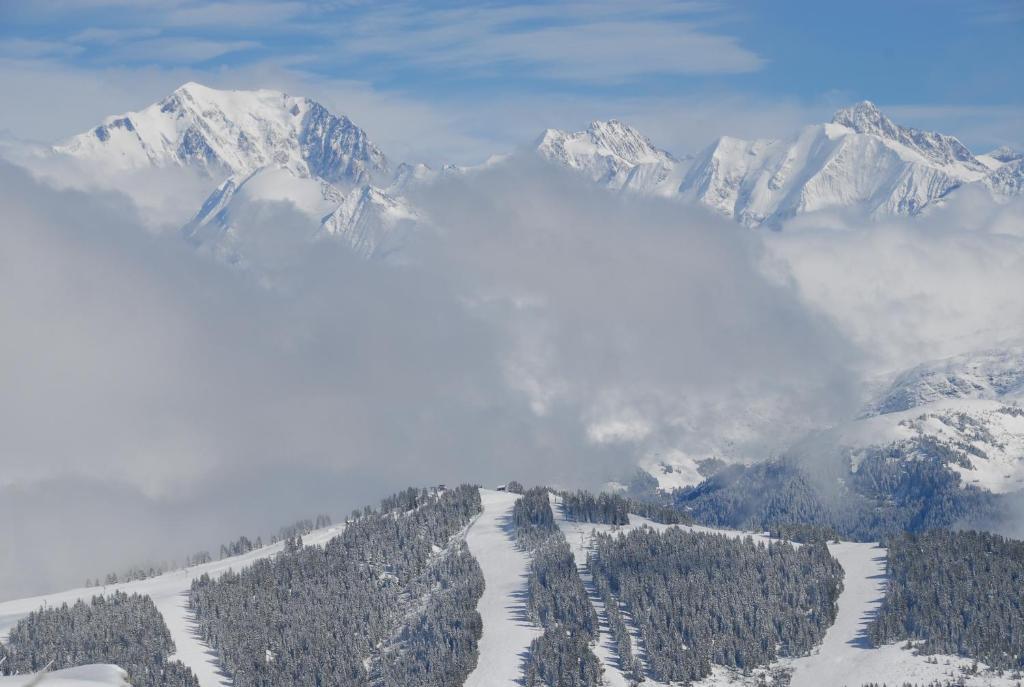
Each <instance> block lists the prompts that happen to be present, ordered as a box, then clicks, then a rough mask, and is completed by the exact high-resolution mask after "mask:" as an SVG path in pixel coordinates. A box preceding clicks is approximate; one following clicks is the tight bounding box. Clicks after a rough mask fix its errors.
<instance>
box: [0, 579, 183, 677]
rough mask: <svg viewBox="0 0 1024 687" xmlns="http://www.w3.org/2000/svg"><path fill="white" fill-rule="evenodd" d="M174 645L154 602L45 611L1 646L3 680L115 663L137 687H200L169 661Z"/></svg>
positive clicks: (129, 599)
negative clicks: (26, 674) (36, 673)
mask: <svg viewBox="0 0 1024 687" xmlns="http://www.w3.org/2000/svg"><path fill="white" fill-rule="evenodd" d="M173 653H174V642H173V641H171V635H170V633H169V632H168V630H167V626H166V625H165V624H164V620H163V618H162V617H161V616H160V613H159V612H158V611H157V609H156V606H154V605H153V601H152V600H151V599H150V598H149V597H148V596H139V595H137V594H133V595H131V596H129V595H127V594H123V593H117V594H113V595H111V596H108V597H103V596H97V597H94V598H93V599H92V601H91V602H90V603H85V602H83V601H80V602H78V603H76V604H74V605H72V606H68V605H63V606H60V607H58V608H44V609H41V610H39V611H37V612H35V613H33V614H31V615H30V616H28V617H27V618H25V619H24V620H22V621H21V622H19V623H18V624H17V625H16V626H15V628H14V629H13V630H12V631H11V634H10V637H9V638H8V640H7V644H6V645H0V657H6V660H4V661H3V662H2V664H0V669H2V671H3V674H8V675H9V674H12V673H27V672H35V671H38V670H42V669H44V668H46V667H47V666H49V667H50V668H51V669H53V670H60V669H62V668H73V667H75V666H84V665H89V664H92V663H113V664H116V665H118V666H120V667H122V668H124V669H125V670H126V671H127V672H128V679H129V680H130V681H131V683H132V685H133V687H198V685H199V683H198V682H197V681H196V678H195V676H194V675H193V674H192V671H191V670H189V669H188V668H186V667H185V666H184V665H182V664H181V663H180V662H178V661H168V660H167V657H168V656H170V655H171V654H173Z"/></svg>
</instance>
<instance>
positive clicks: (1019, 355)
mask: <svg viewBox="0 0 1024 687" xmlns="http://www.w3.org/2000/svg"><path fill="white" fill-rule="evenodd" d="M1021 395H1024V344H1020V343H1014V344H1007V345H1006V346H1004V347H1001V348H996V349H991V350H984V351H977V352H973V353H965V354H963V355H958V356H955V357H952V358H946V359H943V360H938V361H932V362H927V363H922V364H921V365H918V366H916V367H914V368H912V369H910V370H907V371H906V372H903V373H901V374H899V375H897V376H896V378H895V379H894V380H893V381H892V383H891V384H890V385H889V386H888V387H887V388H886V389H885V390H884V391H883V392H882V393H881V394H880V396H879V398H878V399H876V400H875V401H873V402H872V403H871V404H869V407H868V414H869V415H881V414H884V413H892V412H897V411H901V410H908V409H910V408H914V407H916V406H920V405H925V404H929V403H935V402H936V401H942V400H954V399H972V398H974V399H989V400H995V399H1001V398H1013V397H1015V396H1021Z"/></svg>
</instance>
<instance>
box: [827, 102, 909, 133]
mask: <svg viewBox="0 0 1024 687" xmlns="http://www.w3.org/2000/svg"><path fill="white" fill-rule="evenodd" d="M832 123H833V124H842V125H843V126H845V127H848V128H850V129H853V130H854V131H856V132H857V133H861V134H872V133H879V132H884V131H893V130H895V128H896V125H895V124H893V123H892V120H891V119H889V118H888V117H886V116H885V115H884V114H882V111H881V110H879V109H878V106H877V105H875V104H874V103H873V102H871V101H870V100H862V101H860V102H859V103H857V104H855V105H851V106H850V107H844V108H842V109H841V110H837V111H836V113H835V114H834V115H833V116H832Z"/></svg>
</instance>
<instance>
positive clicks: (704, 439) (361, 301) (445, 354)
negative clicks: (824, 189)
mask: <svg viewBox="0 0 1024 687" xmlns="http://www.w3.org/2000/svg"><path fill="white" fill-rule="evenodd" d="M524 198H529V199H530V200H529V202H525V201H524ZM414 200H415V202H417V203H419V204H420V206H421V207H422V208H423V210H424V212H425V214H426V215H427V216H428V217H429V218H430V220H431V224H430V226H429V227H427V228H425V229H424V230H423V231H422V232H421V233H420V234H418V236H417V239H416V240H413V241H412V242H411V244H410V245H409V246H408V248H407V251H406V252H405V253H404V255H403V260H402V261H401V263H400V264H393V263H386V262H363V261H360V260H357V259H355V258H353V257H352V256H350V255H348V254H347V252H346V251H345V249H344V248H343V247H341V246H338V245H335V244H332V243H330V242H327V241H321V242H315V243H309V242H308V240H307V237H308V232H305V231H304V230H303V228H302V227H303V226H304V225H303V222H305V221H306V220H305V218H303V217H302V216H301V215H299V214H298V213H295V212H294V211H293V210H291V209H290V208H289V207H288V206H286V205H275V206H273V207H271V208H268V212H266V213H263V214H262V215H261V217H262V220H261V221H262V222H263V226H259V227H256V226H254V227H252V232H251V233H252V236H254V237H266V241H268V242H269V243H268V244H267V246H266V248H267V251H268V253H270V252H271V246H272V253H273V254H274V255H276V256H279V261H278V263H276V264H275V266H274V269H275V272H274V279H273V283H274V286H273V287H272V288H269V289H268V288H266V287H265V286H264V285H263V281H264V280H261V279H257V278H255V276H254V275H252V274H249V273H245V272H238V271H233V270H231V269H228V268H226V267H225V266H223V265H221V264H218V263H215V262H213V261H210V260H205V259H203V258H202V257H201V256H199V255H197V254H196V253H194V252H193V251H192V250H191V249H190V248H189V247H188V246H187V245H185V244H184V242H182V241H181V239H180V237H179V236H177V235H176V234H174V233H167V232H157V233H154V232H152V231H149V230H147V228H145V226H144V225H145V223H144V222H143V219H142V218H141V217H140V216H139V215H138V213H137V211H136V209H135V206H133V205H132V204H131V203H130V202H129V201H128V200H127V199H126V198H125V197H124V196H121V195H118V194H112V193H111V194H103V193H89V194H85V193H81V192H77V191H67V190H64V191H59V190H54V189H53V188H50V187H48V186H46V185H45V184H42V183H40V182H37V181H35V180H33V179H32V178H31V177H30V176H28V175H27V174H26V173H24V172H23V171H22V170H20V169H18V168H15V167H13V166H10V165H6V164H5V165H3V166H2V167H0V202H2V203H3V206H4V207H5V213H6V214H5V220H4V222H5V229H4V231H3V232H0V294H2V295H0V325H2V330H3V331H4V332H5V335H4V337H3V338H2V341H0V348H2V360H3V361H4V363H3V380H4V383H3V384H2V385H0V414H2V416H3V418H4V421H3V431H2V432H0V455H2V456H3V462H2V465H3V471H2V474H0V484H3V485H5V486H3V487H2V489H3V497H2V498H0V518H3V519H4V520H6V521H13V520H17V521H18V522H20V523H24V524H23V525H22V526H20V527H19V528H16V531H15V532H12V534H11V535H10V536H9V537H8V538H6V539H5V541H4V543H3V545H2V546H3V547H4V549H5V551H4V552H3V554H4V555H3V558H4V560H7V561H14V563H12V564H11V566H10V567H8V568H7V569H6V570H3V571H0V590H3V594H4V595H5V596H7V595H13V594H21V593H26V592H33V591H41V590H43V589H46V588H50V587H53V586H59V585H62V584H69V583H77V582H80V581H81V579H83V578H84V577H85V576H87V575H89V576H92V575H98V574H101V573H103V572H105V571H106V570H107V569H108V568H116V567H118V566H124V565H128V564H132V563H138V562H140V561H145V560H160V559H163V558H169V557H172V556H177V557H178V558H182V557H184V555H185V554H187V553H189V552H190V551H191V550H193V549H195V548H199V547H202V546H207V547H211V546H216V544H217V543H218V542H219V541H221V540H224V539H227V538H228V537H231V536H235V535H237V534H239V533H242V532H247V533H250V534H255V533H260V532H263V533H266V532H269V531H271V530H272V529H273V528H275V527H276V526H277V525H279V524H282V523H284V522H287V521H289V520H291V519H294V518H297V517H301V516H306V515H309V514H310V513H311V512H313V511H328V512H331V513H334V514H335V515H336V516H337V515H342V514H344V513H346V512H348V510H349V509H350V508H351V507H353V506H357V505H361V504H363V503H365V502H367V501H370V500H373V499H374V498H376V497H377V496H378V495H381V494H383V493H385V492H387V491H389V490H392V489H396V488H400V487H403V486H406V485H408V484H410V483H434V482H448V483H456V482H460V481H477V482H483V483H492V482H498V481H504V480H506V479H510V478H513V477H515V478H518V479H520V480H523V481H527V482H554V483H562V484H567V485H596V484H599V483H601V482H603V481H605V480H608V479H612V478H617V477H621V476H623V475H628V474H629V472H630V470H631V469H632V466H633V465H635V461H636V459H637V457H638V456H640V455H644V454H647V453H649V452H651V451H658V450H663V449H664V448H666V447H671V446H677V445H680V444H684V445H686V446H688V447H691V448H692V450H694V451H695V452H698V453H699V452H703V451H707V452H716V451H722V450H726V451H730V452H732V453H734V454H736V455H745V456H751V457H756V456H760V455H764V454H767V453H769V452H771V451H773V450H776V449H777V448H778V447H779V444H780V442H782V441H783V440H784V438H785V437H787V436H789V435H791V434H793V433H796V432H798V431H800V429H801V428H803V427H806V426H807V425H809V424H817V423H821V422H828V421H829V420H830V419H831V418H832V417H834V416H841V415H843V414H844V413H845V412H846V409H847V406H848V405H849V403H848V398H847V396H848V394H847V393H846V392H845V390H846V389H847V388H848V386H849V385H848V376H847V374H846V371H845V370H846V365H847V363H848V361H849V360H851V359H852V358H851V356H853V355H854V354H853V352H852V351H851V350H850V349H849V347H848V346H847V344H846V343H845V342H844V341H843V339H842V338H840V337H839V336H837V335H836V334H835V332H834V329H833V327H832V326H831V325H830V324H829V323H828V322H827V321H826V319H825V318H823V317H821V316H820V315H818V314H816V313H813V312H811V311H809V310H808V309H807V308H806V307H805V306H804V305H803V304H802V303H801V302H800V300H799V298H798V297H797V293H796V291H795V290H794V289H792V288H791V287H789V286H787V285H781V286H780V285H778V284H774V283H772V282H771V281H769V280H768V279H766V278H765V277H764V276H763V275H762V273H761V271H760V268H759V263H760V262H761V260H762V259H763V255H762V249H761V246H760V242H759V240H758V239H757V237H756V236H755V235H754V234H751V233H750V232H747V231H745V230H743V229H741V228H739V227H736V226H734V225H732V224H731V223H729V222H726V221H725V220H718V219H716V218H713V217H711V216H710V215H707V214H706V213H703V212H701V211H696V210H695V211H686V210H681V209H680V208H678V207H676V206H671V205H669V204H662V203H655V202H650V201H644V200H639V199H637V200H631V199H627V198H619V197H616V196H612V195H609V194H605V193H602V192H599V191H596V190H594V189H590V188H587V187H585V186H584V185H582V184H581V183H580V182H579V180H577V179H574V178H570V177H566V176H562V175H560V174H558V173H556V172H554V171H552V170H550V169H547V168H545V167H541V166H537V165H535V164H533V163H517V164H511V165H508V166H506V167H504V168H501V169H498V170H494V171H491V172H487V173H484V174H480V175H478V176H476V177H473V178H464V179H452V180H450V181H448V182H445V183H444V184H441V185H439V186H436V187H434V188H432V189H430V191H429V193H424V194H423V196H422V197H421V198H416V199H414ZM254 222H255V220H254ZM197 532H201V534H199V535H197V534H196V533H197ZM197 538H198V539H200V540H201V541H197ZM45 541H50V542H54V543H55V544H56V545H54V546H49V545H46V546H44V545H42V544H41V542H45ZM101 564H102V567H101V568H100V569H97V567H98V566H100V565H101Z"/></svg>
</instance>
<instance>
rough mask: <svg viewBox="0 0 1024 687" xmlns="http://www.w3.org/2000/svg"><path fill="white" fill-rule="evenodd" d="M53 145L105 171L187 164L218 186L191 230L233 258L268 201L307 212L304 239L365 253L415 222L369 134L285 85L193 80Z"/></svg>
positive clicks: (242, 253) (242, 254) (237, 259)
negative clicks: (212, 84) (216, 84)
mask: <svg viewBox="0 0 1024 687" xmlns="http://www.w3.org/2000/svg"><path fill="white" fill-rule="evenodd" d="M54 150H55V151H56V152H57V153H59V154H63V155H68V156H71V157H74V158H76V159H78V160H80V161H82V162H85V163H87V164H89V165H95V166H97V167H99V168H103V169H108V170H122V171H131V170H143V169H150V168H167V167H182V168H186V169H189V170H191V171H194V172H196V173H197V174H199V175H200V176H201V177H204V178H208V179H210V180H211V181H213V182H215V184H216V185H215V187H214V188H213V189H212V190H211V192H210V195H209V197H208V198H207V199H206V201H205V202H204V203H203V204H202V206H201V207H200V208H199V209H198V211H197V212H196V213H195V216H194V217H193V218H192V219H191V220H190V221H189V222H188V223H187V224H186V225H185V227H184V233H185V236H186V237H187V238H188V239H189V240H190V241H192V242H193V243H195V244H197V245H199V246H201V247H202V248H204V249H205V250H207V251H209V252H211V253H213V254H214V255H216V256H218V257H219V258H221V259H224V260H225V261H227V262H229V263H233V264H246V262H247V260H246V255H247V253H248V252H249V249H250V247H251V241H252V240H253V239H252V237H251V236H250V227H249V225H251V224H252V223H253V222H255V221H257V220H258V219H259V218H260V217H261V216H262V215H261V213H260V211H259V209H260V208H262V207H265V206H267V205H268V204H274V203H278V204H286V205H288V206H290V207H291V208H292V209H293V210H295V211H297V212H298V213H299V215H300V216H305V217H306V220H307V222H308V227H309V231H308V232H305V237H306V238H310V237H312V238H320V237H333V238H339V239H341V240H343V241H346V242H348V243H349V244H350V245H351V246H352V248H353V250H355V251H356V252H357V253H358V254H360V255H362V256H364V257H370V256H373V255H377V254H379V253H380V252H381V251H383V250H386V249H387V248H386V247H387V246H390V245H392V244H391V243H390V241H391V240H392V239H397V235H398V234H400V233H401V228H402V226H404V225H405V224H407V220H414V219H415V212H413V211H412V210H411V209H410V208H408V207H407V206H406V204H405V203H404V202H403V201H402V200H400V199H398V198H394V197H392V196H390V195H389V194H388V193H387V192H386V191H384V190H383V188H381V187H383V186H387V185H389V184H391V182H392V167H391V163H390V161H389V160H388V158H387V156H386V155H385V154H384V153H383V152H382V151H381V150H380V148H378V147H377V146H376V145H374V143H373V142H372V141H371V140H370V139H369V137H368V136H367V134H366V132H365V131H363V130H362V129H360V128H359V127H358V126H356V125H355V124H354V123H353V122H352V120H350V119H349V118H348V117H346V116H344V115H336V114H334V113H332V112H330V111H329V110H327V108H325V107H324V106H323V105H321V104H319V103H317V102H316V101H313V100H310V99H308V98H302V97H293V96H289V95H286V94H284V93H281V92H278V91H271V90H257V91H222V90H216V89H213V88H208V87H206V86H202V85H200V84H197V83H186V84H184V85H183V86H181V87H180V88H178V89H176V90H175V91H174V92H173V93H172V94H171V95H169V96H168V97H166V98H164V99H163V100H161V101H160V102H158V103H155V104H153V105H150V106H149V107H146V108H144V109H143V110H141V111H139V112H129V113H126V114H122V115H116V116H113V117H108V118H107V119H106V120H105V121H104V122H103V124H101V125H100V126H98V127H96V128H95V129H92V130H91V131H87V132H85V133H82V134H79V135H77V136H75V137H73V138H71V139H70V140H69V141H67V142H66V143H64V144H61V145H58V146H55V148H54Z"/></svg>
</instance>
